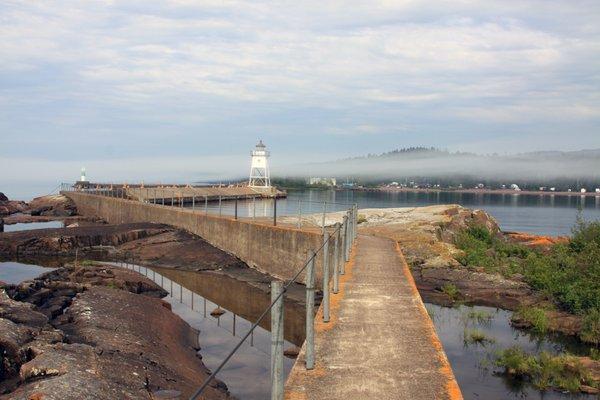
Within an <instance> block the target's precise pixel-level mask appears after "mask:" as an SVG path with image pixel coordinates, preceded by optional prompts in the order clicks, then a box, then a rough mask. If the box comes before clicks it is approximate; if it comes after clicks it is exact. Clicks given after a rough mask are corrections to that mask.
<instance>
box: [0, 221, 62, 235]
mask: <svg viewBox="0 0 600 400" xmlns="http://www.w3.org/2000/svg"><path fill="white" fill-rule="evenodd" d="M63 227H64V224H63V222H62V221H47V222H29V223H18V224H12V225H4V232H17V231H28V230H31V229H47V228H63Z"/></svg>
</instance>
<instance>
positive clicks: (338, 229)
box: [190, 225, 341, 400]
mask: <svg viewBox="0 0 600 400" xmlns="http://www.w3.org/2000/svg"><path fill="white" fill-rule="evenodd" d="M340 229H341V225H340V226H338V228H337V229H336V230H335V231H334V232H333V234H334V235H335V234H337V232H338V231H340ZM332 237H333V235H330V236H329V237H328V238H327V240H324V241H323V244H321V246H319V248H318V249H317V250H316V251H314V252H313V254H312V256H310V257H309V259H308V260H307V261H306V262H305V263H304V265H303V266H302V268H300V270H298V272H296V274H295V275H294V277H293V278H292V279H290V281H289V282H287V283H286V284H285V285H284V286H283V290H282V291H281V293H279V295H277V297H275V299H274V300H272V301H271V304H269V306H268V307H267V308H266V309H265V310H264V311H263V313H262V314H261V315H260V316H259V317H258V319H257V320H256V322H254V324H252V327H251V328H250V329H249V330H248V332H246V334H245V335H244V336H243V337H242V339H241V340H240V341H239V342H238V344H237V345H236V346H235V347H234V348H233V350H231V351H230V352H229V354H228V355H227V357H225V359H224V360H223V361H222V362H221V364H219V366H218V367H217V368H216V369H215V370H214V371H213V373H212V374H210V376H209V377H208V378H207V379H206V380H205V381H204V383H203V384H202V386H200V387H199V388H198V390H196V391H195V392H194V394H192V396H190V400H195V399H196V398H198V396H199V395H201V394H202V392H203V391H204V390H205V389H206V388H207V387H208V385H209V384H210V382H211V381H212V380H213V379H214V378H215V377H216V376H217V374H218V373H219V372H220V371H221V369H223V367H224V366H225V364H227V362H228V361H229V360H230V359H231V357H233V355H234V354H235V353H236V352H237V351H238V349H239V348H240V347H242V344H243V343H244V342H245V341H246V339H248V337H249V336H250V334H251V333H252V332H253V331H254V329H256V328H257V327H258V325H259V324H260V322H261V321H262V320H263V318H264V317H266V315H267V313H268V312H269V311H270V310H271V308H273V306H274V305H275V304H276V303H277V302H278V301H279V299H280V298H281V297H283V295H284V294H285V292H286V291H287V289H288V288H289V287H290V286H291V285H292V283H294V282H295V281H296V279H298V277H299V276H300V274H301V273H302V272H304V270H305V269H306V267H308V265H309V264H310V263H311V262H312V261H313V259H315V257H316V256H317V254H318V253H319V252H320V251H321V250H322V249H323V247H324V246H325V243H327V242H329V240H331V238H332Z"/></svg>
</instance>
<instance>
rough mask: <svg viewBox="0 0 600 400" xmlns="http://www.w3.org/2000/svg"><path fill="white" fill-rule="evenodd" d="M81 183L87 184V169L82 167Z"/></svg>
mask: <svg viewBox="0 0 600 400" xmlns="http://www.w3.org/2000/svg"><path fill="white" fill-rule="evenodd" d="M79 181H80V182H87V178H86V177H85V167H81V179H80V180H79Z"/></svg>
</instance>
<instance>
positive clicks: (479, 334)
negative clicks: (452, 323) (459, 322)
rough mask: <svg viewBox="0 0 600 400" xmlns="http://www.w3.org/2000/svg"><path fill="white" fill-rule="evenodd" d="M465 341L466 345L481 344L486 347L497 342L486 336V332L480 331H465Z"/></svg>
mask: <svg viewBox="0 0 600 400" xmlns="http://www.w3.org/2000/svg"><path fill="white" fill-rule="evenodd" d="M463 341H464V343H465V344H466V345H468V344H481V345H486V344H488V343H494V342H495V341H496V340H495V339H494V338H491V337H489V336H487V335H486V334H485V332H483V331H480V330H479V329H465V331H464V332H463Z"/></svg>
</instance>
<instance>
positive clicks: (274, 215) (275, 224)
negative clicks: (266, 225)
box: [273, 197, 277, 226]
mask: <svg viewBox="0 0 600 400" xmlns="http://www.w3.org/2000/svg"><path fill="white" fill-rule="evenodd" d="M273 226H277V197H273Z"/></svg>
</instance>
